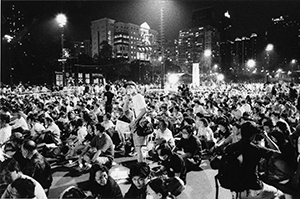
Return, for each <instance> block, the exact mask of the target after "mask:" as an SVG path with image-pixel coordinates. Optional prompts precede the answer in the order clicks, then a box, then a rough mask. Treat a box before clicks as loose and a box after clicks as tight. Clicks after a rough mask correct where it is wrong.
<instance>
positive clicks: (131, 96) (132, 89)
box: [124, 81, 148, 162]
mask: <svg viewBox="0 0 300 199" xmlns="http://www.w3.org/2000/svg"><path fill="white" fill-rule="evenodd" d="M125 87H126V91H127V99H126V100H125V102H124V111H128V110H129V107H130V104H129V103H130V100H131V103H132V105H133V112H134V116H135V117H134V119H133V120H132V121H131V123H130V125H129V126H130V129H131V133H132V136H133V144H134V146H135V150H136V152H137V160H138V162H143V161H144V157H143V153H142V146H146V145H147V139H148V136H138V135H137V133H136V128H137V125H138V123H139V122H140V120H141V119H142V118H143V117H144V115H145V114H146V112H147V105H146V102H145V99H144V97H143V96H142V95H141V94H138V93H137V90H136V84H135V83H134V82H132V81H129V82H127V83H126V84H125Z"/></svg>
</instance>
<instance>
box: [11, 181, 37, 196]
mask: <svg viewBox="0 0 300 199" xmlns="http://www.w3.org/2000/svg"><path fill="white" fill-rule="evenodd" d="M11 187H12V189H11V193H10V195H11V198H13V199H17V198H19V199H21V198H35V193H34V191H35V185H34V183H33V182H32V181H31V180H30V179H26V178H17V179H16V180H15V181H13V183H12V184H11Z"/></svg>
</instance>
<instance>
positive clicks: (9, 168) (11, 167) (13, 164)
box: [1, 158, 22, 184]
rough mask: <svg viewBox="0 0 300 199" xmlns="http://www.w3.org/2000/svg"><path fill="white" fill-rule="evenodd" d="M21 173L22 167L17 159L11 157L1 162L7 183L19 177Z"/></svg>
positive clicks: (3, 175) (2, 173) (3, 176)
mask: <svg viewBox="0 0 300 199" xmlns="http://www.w3.org/2000/svg"><path fill="white" fill-rule="evenodd" d="M21 173H22V172H21V168H20V166H19V164H18V162H17V161H16V160H15V159H13V158H11V159H8V160H5V161H4V162H2V163H1V177H2V179H3V181H4V182H6V183H7V184H10V183H12V182H13V181H15V180H16V179H17V178H19V177H20V174H21Z"/></svg>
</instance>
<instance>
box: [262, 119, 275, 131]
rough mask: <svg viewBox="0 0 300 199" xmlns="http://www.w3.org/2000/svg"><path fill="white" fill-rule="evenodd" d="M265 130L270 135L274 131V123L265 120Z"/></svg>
mask: <svg viewBox="0 0 300 199" xmlns="http://www.w3.org/2000/svg"><path fill="white" fill-rule="evenodd" d="M263 129H264V131H265V132H266V133H268V134H269V133H270V132H271V131H272V129H273V122H272V120H271V119H269V120H265V121H264V122H263Z"/></svg>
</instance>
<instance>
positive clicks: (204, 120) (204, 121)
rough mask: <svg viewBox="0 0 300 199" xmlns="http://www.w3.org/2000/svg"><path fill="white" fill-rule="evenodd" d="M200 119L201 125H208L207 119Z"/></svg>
mask: <svg viewBox="0 0 300 199" xmlns="http://www.w3.org/2000/svg"><path fill="white" fill-rule="evenodd" d="M200 121H201V122H203V125H204V126H205V127H208V121H207V119H206V118H201V119H200Z"/></svg>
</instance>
